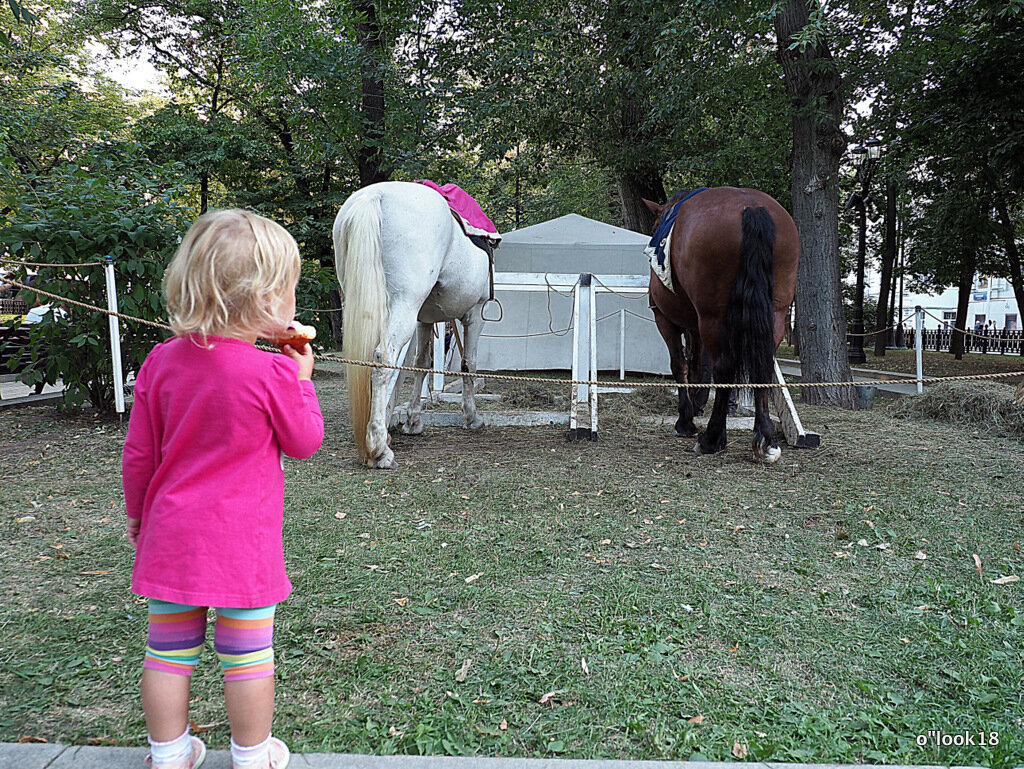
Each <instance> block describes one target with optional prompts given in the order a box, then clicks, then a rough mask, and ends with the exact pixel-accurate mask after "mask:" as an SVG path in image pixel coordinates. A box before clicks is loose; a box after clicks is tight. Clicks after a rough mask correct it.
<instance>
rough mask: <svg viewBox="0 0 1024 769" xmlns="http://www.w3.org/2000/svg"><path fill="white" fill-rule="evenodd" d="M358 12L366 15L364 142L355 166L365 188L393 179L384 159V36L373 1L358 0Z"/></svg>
mask: <svg viewBox="0 0 1024 769" xmlns="http://www.w3.org/2000/svg"><path fill="white" fill-rule="evenodd" d="M355 9H356V11H357V12H359V13H362V14H363V21H362V22H360V23H359V26H358V29H359V34H360V37H361V42H362V47H363V61H362V74H363V85H362V89H363V99H362V109H361V113H362V122H363V140H362V144H361V146H360V147H359V152H358V156H357V158H356V163H357V165H358V166H359V184H360V185H361V186H363V187H365V186H366V185H368V184H374V183H376V182H383V181H387V180H388V179H389V178H391V169H390V168H388V167H387V164H386V161H385V157H384V127H385V115H386V113H385V109H384V106H385V105H384V71H383V63H384V36H383V33H382V30H381V23H380V16H379V15H378V13H377V6H376V5H375V3H374V2H373V0H356V4H355Z"/></svg>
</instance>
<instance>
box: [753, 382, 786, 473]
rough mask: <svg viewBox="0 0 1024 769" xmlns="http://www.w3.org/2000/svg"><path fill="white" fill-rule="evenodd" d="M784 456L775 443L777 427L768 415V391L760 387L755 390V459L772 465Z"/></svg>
mask: <svg viewBox="0 0 1024 769" xmlns="http://www.w3.org/2000/svg"><path fill="white" fill-rule="evenodd" d="M781 456H782V449H780V448H779V444H778V443H776V442H775V425H773V424H772V420H771V417H769V415H768V390H767V389H766V388H764V387H758V388H757V389H756V390H754V459H760V460H762V461H763V462H766V463H767V464H771V463H772V462H774V461H775V460H777V459H778V458H779V457H781Z"/></svg>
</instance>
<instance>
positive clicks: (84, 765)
mask: <svg viewBox="0 0 1024 769" xmlns="http://www.w3.org/2000/svg"><path fill="white" fill-rule="evenodd" d="M148 752H149V751H147V750H146V749H145V748H107V747H77V746H74V745H51V744H49V743H33V744H24V745H23V744H16V743H0V769H143V767H144V764H143V761H144V760H145V758H146V755H147V753H148ZM288 766H289V769H477V768H479V769H737V767H739V766H742V767H743V769H843V767H841V766H839V765H836V764H774V763H754V762H742V763H739V762H737V763H715V762H702V761H612V760H602V759H598V760H579V759H555V758H475V757H470V758H451V757H447V756H425V757H421V756H359V755H348V754H342V753H307V754H305V755H293V756H292V760H291V763H290V764H289V765H288ZM203 769H231V754H230V752H229V751H226V750H211V751H210V752H209V753H208V754H207V756H206V761H205V762H203ZM856 769H872V765H870V764H857V765H856ZM879 769H881V768H879ZM885 769H940V768H939V767H894V766H887V767H885ZM942 769H945V767H942ZM954 769H968V768H967V767H955V768H954Z"/></svg>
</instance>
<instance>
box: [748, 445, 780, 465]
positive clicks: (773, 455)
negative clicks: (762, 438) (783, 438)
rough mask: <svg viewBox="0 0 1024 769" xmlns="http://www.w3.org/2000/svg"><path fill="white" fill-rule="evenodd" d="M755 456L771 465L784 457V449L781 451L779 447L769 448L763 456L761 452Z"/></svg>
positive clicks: (755, 453) (756, 452)
mask: <svg viewBox="0 0 1024 769" xmlns="http://www.w3.org/2000/svg"><path fill="white" fill-rule="evenodd" d="M754 456H755V457H756V458H757V459H760V460H761V461H762V462H764V463H765V464H766V465H770V464H772V463H773V462H775V461H777V460H778V458H779V457H781V456H782V449H780V448H779V447H778V446H768V447H767V448H766V449H765V450H764V453H763V454H762V453H761V452H758V451H755V452H754Z"/></svg>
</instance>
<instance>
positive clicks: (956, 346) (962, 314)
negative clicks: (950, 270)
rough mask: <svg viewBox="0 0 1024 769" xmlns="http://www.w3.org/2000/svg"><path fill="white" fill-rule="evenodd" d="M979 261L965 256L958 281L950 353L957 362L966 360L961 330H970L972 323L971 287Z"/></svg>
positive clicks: (969, 255)
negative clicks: (969, 309)
mask: <svg viewBox="0 0 1024 769" xmlns="http://www.w3.org/2000/svg"><path fill="white" fill-rule="evenodd" d="M976 261H977V256H976V254H975V253H974V252H973V251H972V252H971V253H970V254H964V260H963V262H962V263H961V266H960V278H959V280H958V281H957V298H956V326H955V327H954V328H953V336H952V338H950V340H949V351H950V352H951V353H953V357H954V358H956V359H957V360H963V358H964V332H963V330H961V329H969V328H971V326H970V321H969V320H968V319H967V307H968V305H969V304H970V302H971V287H972V286H973V284H974V269H975V263H976Z"/></svg>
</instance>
